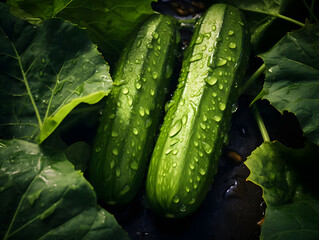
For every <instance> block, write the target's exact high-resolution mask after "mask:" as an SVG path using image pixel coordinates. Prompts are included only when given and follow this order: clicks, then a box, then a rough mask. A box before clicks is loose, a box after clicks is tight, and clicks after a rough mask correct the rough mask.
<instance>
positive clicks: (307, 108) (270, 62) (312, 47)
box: [261, 24, 319, 145]
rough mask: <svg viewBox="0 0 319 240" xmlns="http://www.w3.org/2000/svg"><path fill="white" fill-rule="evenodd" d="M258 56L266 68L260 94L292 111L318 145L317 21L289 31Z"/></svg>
mask: <svg viewBox="0 0 319 240" xmlns="http://www.w3.org/2000/svg"><path fill="white" fill-rule="evenodd" d="M261 57H262V58H263V60H264V61H265V64H266V69H267V72H266V80H265V83H264V87H263V91H262V94H261V96H262V98H263V99H268V100H269V101H270V103H271V104H272V105H273V106H274V107H275V108H277V109H278V110H279V111H280V112H283V111H285V110H286V111H289V112H292V113H294V114H295V115H296V116H297V118H298V120H299V122H300V125H301V127H302V129H303V131H304V135H305V136H306V137H307V138H308V139H309V140H311V141H312V142H314V143H316V144H317V145H319V94H318V92H319V24H313V25H312V24H307V25H306V27H305V28H303V29H301V30H299V31H295V32H291V33H288V34H287V35H286V36H285V37H284V38H283V39H282V40H281V41H280V42H279V43H278V44H276V45H275V46H274V47H273V48H272V49H270V50H269V51H268V52H266V53H265V54H262V55H261Z"/></svg>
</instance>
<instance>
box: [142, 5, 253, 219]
mask: <svg viewBox="0 0 319 240" xmlns="http://www.w3.org/2000/svg"><path fill="white" fill-rule="evenodd" d="M248 56H249V38H248V33H247V30H246V29H245V25H244V19H243V16H242V14H241V12H240V11H239V10H238V9H237V8H235V7H232V6H229V5H225V4H216V5H213V6H211V7H210V8H209V9H208V10H207V11H206V13H205V14H204V15H203V16H202V18H201V19H200V20H199V22H198V23H197V25H196V28H195V32H194V35H193V37H192V40H191V42H190V45H189V46H188V49H186V54H185V58H184V60H183V65H182V70H181V74H180V78H179V83H178V87H177V89H176V91H175V92H174V95H173V97H172V100H171V102H170V103H169V104H168V110H167V113H166V116H165V118H164V123H163V125H162V127H161V131H160V134H159V137H158V140H157V143H156V146H155V149H154V152H153V155H152V158H151V161H150V166H149V170H148V174H147V181H146V193H147V199H148V201H149V204H150V206H151V207H152V208H153V209H154V210H155V211H156V212H157V213H158V214H159V215H162V216H165V217H169V218H179V217H184V216H186V215H189V214H190V213H192V212H193V211H194V210H195V209H196V208H197V207H198V206H199V205H200V204H201V202H202V201H203V199H204V198H205V195H206V193H207V191H208V188H209V185H210V184H211V183H212V181H213V177H214V175H215V174H216V172H217V165H218V160H219V157H220V155H221V152H222V148H223V145H224V139H225V136H226V135H227V132H228V130H229V127H230V123H231V116H232V104H233V103H234V101H236V99H237V97H238V85H239V84H240V82H241V81H242V78H243V75H244V72H245V69H246V65H247V64H246V63H247V60H248Z"/></svg>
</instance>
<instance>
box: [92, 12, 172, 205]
mask: <svg viewBox="0 0 319 240" xmlns="http://www.w3.org/2000/svg"><path fill="white" fill-rule="evenodd" d="M177 42H178V35H177V31H176V24H175V20H174V19H173V18H170V17H168V16H164V15H160V14H155V15H152V16H151V17H149V18H148V19H147V20H146V21H145V22H144V23H143V25H142V26H141V27H140V28H139V29H138V30H137V31H136V33H135V36H134V37H133V38H132V39H131V41H130V42H128V43H127V45H126V48H125V49H124V51H123V53H122V55H121V57H120V60H119V63H118V65H117V68H116V70H115V73H114V75H113V80H114V87H113V89H112V91H111V93H110V95H109V96H108V98H107V100H106V105H105V111H104V113H103V115H102V117H101V120H100V123H99V126H98V131H97V135H96V138H95V142H94V147H93V150H92V151H93V154H92V159H91V162H90V167H89V179H90V182H91V183H92V185H93V186H94V188H95V190H96V192H97V195H98V196H99V197H100V198H101V199H102V200H103V202H105V203H106V204H110V205H114V204H126V203H128V202H129V201H131V200H132V198H134V196H135V195H136V194H137V192H138V190H139V189H140V187H141V183H142V180H143V178H144V176H145V172H146V168H147V165H148V162H149V159H150V155H151V152H152V150H153V147H154V144H155V135H156V133H157V129H158V124H159V121H160V117H161V111H162V110H163V106H164V104H165V102H164V101H165V97H166V94H167V88H168V87H169V85H170V78H171V75H172V72H173V69H174V62H175V55H176V54H175V52H176V49H177Z"/></svg>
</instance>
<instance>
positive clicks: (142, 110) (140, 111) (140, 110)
mask: <svg viewBox="0 0 319 240" xmlns="http://www.w3.org/2000/svg"><path fill="white" fill-rule="evenodd" d="M138 112H139V114H140V115H141V116H142V117H144V115H145V110H144V108H142V107H140V109H139V110H138Z"/></svg>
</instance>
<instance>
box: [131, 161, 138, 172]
mask: <svg viewBox="0 0 319 240" xmlns="http://www.w3.org/2000/svg"><path fill="white" fill-rule="evenodd" d="M130 167H131V168H132V169H133V170H136V169H137V168H138V163H137V162H136V161H133V162H131V164H130Z"/></svg>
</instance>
